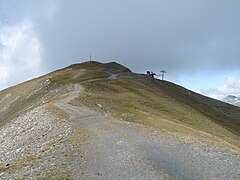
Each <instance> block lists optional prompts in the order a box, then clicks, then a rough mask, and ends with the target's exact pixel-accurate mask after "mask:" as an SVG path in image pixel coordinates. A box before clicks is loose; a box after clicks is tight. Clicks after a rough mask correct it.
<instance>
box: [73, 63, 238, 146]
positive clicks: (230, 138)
mask: <svg viewBox="0 0 240 180" xmlns="http://www.w3.org/2000/svg"><path fill="white" fill-rule="evenodd" d="M95 68H96V67H95ZM101 70H102V69H101V68H99V69H98V72H99V71H101ZM87 72H88V73H90V74H91V73H92V72H91V71H88V70H87ZM128 76H129V74H128ZM130 76H131V75H130ZM132 76H133V77H134V78H119V79H116V80H109V79H106V78H104V79H96V80H95V81H82V85H83V86H84V87H85V90H86V93H83V94H82V95H81V96H80V97H79V98H78V99H76V100H75V101H74V102H73V104H75V105H85V106H88V107H89V108H93V109H95V110H97V111H100V112H102V113H108V114H110V115H111V116H113V117H114V118H117V119H121V120H124V121H130V122H135V123H141V124H144V125H147V126H151V127H155V128H159V129H161V130H164V131H168V132H173V133H179V134H181V135H184V134H185V135H190V134H191V135H193V134H197V135H198V136H199V135H200V136H206V137H209V136H211V135H213V136H215V137H217V138H219V139H218V140H219V141H221V139H222V140H224V141H226V142H228V143H230V144H232V145H234V146H236V147H240V120H239V119H238V117H240V108H238V107H234V106H231V105H228V104H225V103H222V102H219V101H216V100H213V99H210V98H207V97H204V96H201V95H199V94H196V93H194V92H191V91H189V90H187V89H184V88H182V87H180V86H177V85H175V84H172V83H170V82H166V81H159V80H154V79H152V78H149V77H146V76H144V75H135V74H133V73H132ZM98 104H101V105H102V106H103V108H101V107H99V106H98Z"/></svg>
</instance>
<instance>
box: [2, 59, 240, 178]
mask: <svg viewBox="0 0 240 180" xmlns="http://www.w3.org/2000/svg"><path fill="white" fill-rule="evenodd" d="M239 117H240V108H239V107H236V106H232V105H230V104H226V103H224V102H221V101H217V100H214V99H211V98H207V97H205V96H202V95H199V94H197V93H194V92H192V91H189V90H187V89H185V88H183V87H181V86H178V85H176V84H173V83H171V82H167V81H161V80H158V79H154V78H152V77H149V76H147V75H144V74H137V73H134V72H132V71H131V70H129V69H128V68H127V67H124V66H123V65H120V64H118V63H116V62H111V63H100V62H95V61H91V62H85V63H81V64H74V65H70V66H68V67H66V68H63V69H60V70H57V71H54V72H52V73H50V74H47V75H45V76H42V77H39V78H36V79H33V80H30V81H27V82H24V83H22V84H19V85H16V86H14V87H11V88H8V89H5V90H3V91H1V92H0V147H1V148H0V178H1V179H21V178H36V179H37V178H38V179H59V178H60V179H132V178H133V179H156V178H157V179H158V178H159V179H164V178H170V179H176V178H179V179H203V178H205V179H213V178H216V179H224V178H226V179H228V178H232V177H234V178H235V177H236V178H239V166H240V156H239V148H240V120H239ZM223 152H224V153H223ZM229 162H230V163H229ZM211 164H214V166H212V165H211Z"/></svg>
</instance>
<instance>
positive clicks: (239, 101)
mask: <svg viewBox="0 0 240 180" xmlns="http://www.w3.org/2000/svg"><path fill="white" fill-rule="evenodd" d="M222 101H223V102H226V103H229V104H232V105H235V106H240V97H237V96H233V95H228V96H227V97H225V98H223V99H222Z"/></svg>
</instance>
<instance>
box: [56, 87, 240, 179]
mask: <svg viewBox="0 0 240 180" xmlns="http://www.w3.org/2000/svg"><path fill="white" fill-rule="evenodd" d="M74 88H75V90H74V91H73V92H71V93H69V95H68V97H67V98H66V99H64V100H63V101H61V102H59V103H57V104H56V105H57V106H58V107H59V108H61V109H62V110H64V111H66V112H67V113H68V114H69V116H70V117H71V118H72V119H75V120H79V121H80V122H81V125H82V126H83V127H84V128H86V129H87V130H88V131H90V132H91V133H92V134H93V136H92V138H91V139H90V140H89V141H88V143H86V145H84V147H82V149H83V151H84V154H86V156H87V157H86V159H84V160H83V161H84V162H83V163H82V164H83V165H82V167H81V169H82V175H81V176H82V178H84V179H165V178H167V179H168V178H170V179H212V178H216V179H229V178H233V179H238V178H239V177H240V176H239V175H240V169H239V167H240V157H239V156H238V155H236V154H232V153H230V152H223V151H222V150H221V149H220V148H219V147H216V146H200V145H198V144H187V143H184V142H182V141H181V140H179V139H177V138H174V137H172V136H169V135H167V134H164V133H157V132H156V131H155V130H154V129H150V128H146V127H143V126H141V125H136V124H133V123H127V122H122V121H117V120H114V119H110V118H106V117H103V116H101V115H100V114H98V113H96V112H92V111H89V110H87V109H84V108H81V107H77V106H73V105H70V104H69V102H70V101H71V100H73V99H74V98H76V97H78V95H79V94H80V93H81V92H82V91H83V88H82V87H81V86H80V85H75V86H74ZM142 132H144V133H142Z"/></svg>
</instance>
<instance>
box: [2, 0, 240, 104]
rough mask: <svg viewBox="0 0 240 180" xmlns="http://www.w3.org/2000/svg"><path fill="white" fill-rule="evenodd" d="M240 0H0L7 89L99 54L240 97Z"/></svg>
mask: <svg viewBox="0 0 240 180" xmlns="http://www.w3.org/2000/svg"><path fill="white" fill-rule="evenodd" d="M239 7H240V1H239V0H181V1H180V0H101V1H99V0H0V89H4V88H6V87H9V86H12V85H14V84H17V83H20V82H22V81H25V80H27V79H31V78H33V77H36V76H39V75H42V74H45V73H47V72H50V71H53V70H56V69H58V68H62V67H65V66H68V65H69V64H72V63H77V62H83V61H85V60H88V58H89V54H90V53H91V54H92V56H93V58H94V59H96V60H99V61H102V62H107V61H117V62H119V63H122V64H123V65H126V66H128V67H129V68H131V69H132V70H133V71H135V72H145V71H146V70H153V71H155V72H157V73H158V72H159V71H160V70H163V69H164V70H166V71H167V72H168V73H167V75H166V79H167V80H169V81H173V82H175V83H178V84H180V85H183V86H185V87H187V88H189V89H191V90H194V91H196V92H199V93H202V94H204V95H208V96H211V97H214V98H218V99H219V98H222V97H224V96H227V95H229V94H233V95H238V96H240V20H239V18H240V11H239Z"/></svg>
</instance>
